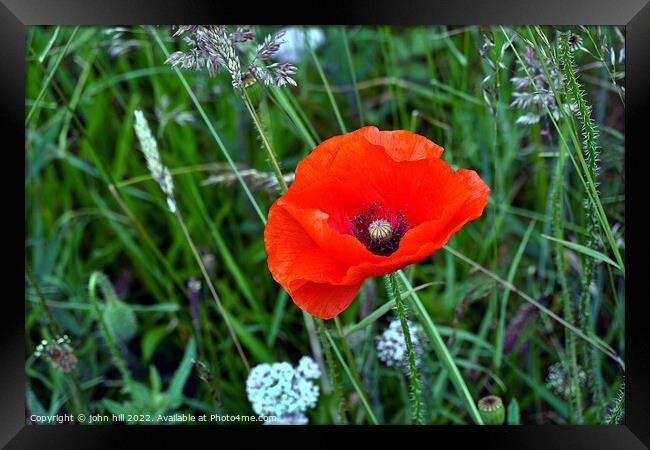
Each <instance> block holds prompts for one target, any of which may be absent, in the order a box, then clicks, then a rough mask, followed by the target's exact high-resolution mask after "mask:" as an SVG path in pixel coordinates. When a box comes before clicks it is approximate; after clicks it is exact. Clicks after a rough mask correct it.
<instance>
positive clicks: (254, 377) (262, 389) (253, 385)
mask: <svg viewBox="0 0 650 450" xmlns="http://www.w3.org/2000/svg"><path fill="white" fill-rule="evenodd" d="M319 377H320V369H319V368H318V365H317V364H316V363H315V362H314V360H313V359H311V358H310V357H308V356H303V357H302V358H301V359H300V362H299V363H298V366H297V367H293V366H292V365H291V364H289V363H287V362H280V363H273V364H259V365H257V366H255V367H254V368H253V370H251V372H250V374H249V375H248V379H247V380H246V394H247V396H248V400H249V401H250V402H251V404H252V405H253V410H254V411H255V413H256V414H258V415H260V416H274V417H275V418H276V419H275V420H272V419H271V420H267V421H266V422H265V424H271V425H289V424H291V425H305V424H306V423H307V422H308V419H307V416H306V415H305V412H306V411H307V410H308V409H310V408H313V407H315V406H316V402H317V401H318V396H319V390H318V386H317V385H316V384H315V383H314V380H316V379H318V378H319Z"/></svg>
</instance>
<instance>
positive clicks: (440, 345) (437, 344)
mask: <svg viewBox="0 0 650 450" xmlns="http://www.w3.org/2000/svg"><path fill="white" fill-rule="evenodd" d="M397 274H398V276H399V277H400V279H401V280H402V283H404V286H405V287H406V289H407V290H410V291H411V300H412V301H413V304H414V305H415V310H416V312H417V314H418V316H419V318H420V320H421V322H422V324H423V326H424V330H425V331H426V333H427V335H428V336H429V339H430V340H431V344H432V346H433V349H434V351H435V352H436V355H437V356H438V358H439V359H440V362H441V363H442V365H443V367H444V368H445V370H446V371H447V374H448V376H449V379H450V380H451V382H452V383H453V385H454V387H455V388H456V392H458V395H459V396H460V398H461V400H462V401H463V403H464V404H465V407H466V408H467V412H468V413H469V415H470V416H471V417H472V419H473V420H474V423H476V424H477V425H483V419H481V415H480V413H479V412H478V408H477V407H476V403H475V402H474V399H473V398H472V394H470V392H469V389H468V388H467V384H465V380H463V377H462V375H461V374H460V371H459V370H458V367H457V366H456V363H455V362H454V358H453V357H452V356H451V353H449V350H448V349H447V346H446V345H445V342H444V341H443V340H442V337H441V336H440V333H439V332H438V329H437V328H436V326H435V324H434V323H433V320H431V317H430V316H429V313H428V312H427V310H426V309H425V308H424V305H423V304H422V301H421V300H420V297H419V296H418V294H417V293H416V292H415V291H414V290H413V287H412V286H411V283H410V282H409V279H408V277H407V276H406V275H405V274H404V272H403V271H401V270H399V271H398V272H397Z"/></svg>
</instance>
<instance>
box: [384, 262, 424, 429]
mask: <svg viewBox="0 0 650 450" xmlns="http://www.w3.org/2000/svg"><path fill="white" fill-rule="evenodd" d="M384 282H385V283H386V291H387V292H388V296H389V298H391V299H392V300H394V301H395V306H396V308H395V309H396V311H397V315H398V317H399V321H400V323H401V325H402V332H403V334H404V343H405V344H406V353H407V354H408V363H409V384H410V386H411V401H412V402H413V418H414V420H415V423H416V424H417V425H422V420H423V418H422V382H421V381H420V371H419V370H418V366H417V362H416V360H415V352H414V351H413V342H412V341H411V330H410V329H409V325H408V320H407V318H406V305H404V301H403V300H402V295H401V294H400V291H399V283H398V281H397V276H396V275H395V272H393V273H390V274H388V275H384Z"/></svg>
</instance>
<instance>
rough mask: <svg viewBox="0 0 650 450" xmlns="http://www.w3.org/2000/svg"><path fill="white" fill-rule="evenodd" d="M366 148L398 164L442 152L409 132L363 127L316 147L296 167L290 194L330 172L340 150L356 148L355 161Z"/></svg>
mask: <svg viewBox="0 0 650 450" xmlns="http://www.w3.org/2000/svg"><path fill="white" fill-rule="evenodd" d="M368 144H370V145H368ZM369 146H378V147H381V148H382V149H383V151H384V152H385V153H386V154H387V155H388V156H389V157H390V158H391V159H392V160H394V161H398V162H399V161H417V160H423V159H432V158H440V156H441V155H442V152H443V148H442V147H440V146H439V145H437V144H435V143H433V142H431V141H430V140H429V139H427V138H425V137H423V136H420V135H417V134H415V133H411V132H410V131H404V130H397V131H379V129H377V127H363V128H360V129H358V130H356V131H352V132H350V133H346V134H343V135H340V136H334V137H332V138H329V139H327V140H325V141H323V142H322V143H321V144H319V145H318V146H317V147H316V148H315V149H314V150H313V151H312V152H311V153H310V154H309V155H308V156H307V157H306V158H305V159H303V160H302V161H301V162H300V163H299V164H298V167H296V177H295V180H294V182H293V183H292V188H293V190H295V191H301V190H303V189H304V188H306V187H307V186H309V185H311V184H313V183H315V182H317V181H319V180H321V179H322V178H323V177H324V176H325V175H326V174H327V173H328V172H329V171H330V168H331V165H332V163H333V161H334V160H335V159H336V158H337V156H338V154H339V152H340V151H341V150H348V151H349V150H351V149H352V148H353V147H356V148H357V150H359V151H356V152H352V153H356V155H357V158H358V157H360V156H361V155H363V153H364V151H363V150H365V148H367V147H369Z"/></svg>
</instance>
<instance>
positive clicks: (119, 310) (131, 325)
mask: <svg viewBox="0 0 650 450" xmlns="http://www.w3.org/2000/svg"><path fill="white" fill-rule="evenodd" d="M104 320H105V321H106V326H107V327H108V329H109V331H110V332H111V334H112V335H113V338H114V339H115V340H116V341H118V342H126V341H128V340H129V339H131V338H132V337H133V336H134V335H135V333H136V331H137V328H138V323H137V320H136V317H135V313H134V312H133V310H132V309H131V308H130V307H129V305H127V304H126V303H124V302H121V301H119V300H117V299H111V300H109V301H108V304H107V305H106V309H105V310H104Z"/></svg>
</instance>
